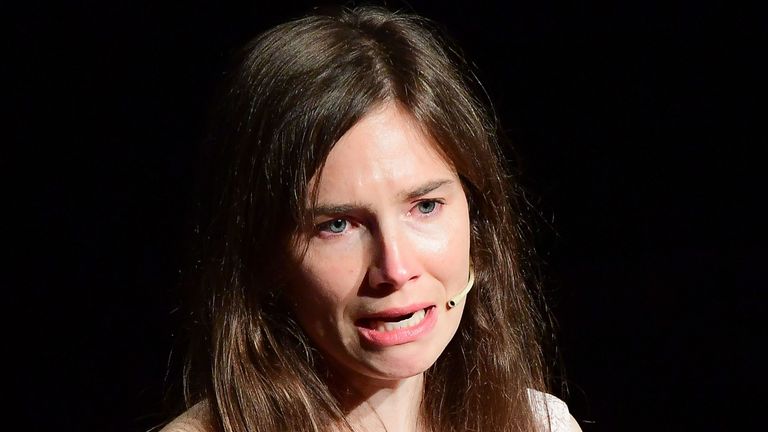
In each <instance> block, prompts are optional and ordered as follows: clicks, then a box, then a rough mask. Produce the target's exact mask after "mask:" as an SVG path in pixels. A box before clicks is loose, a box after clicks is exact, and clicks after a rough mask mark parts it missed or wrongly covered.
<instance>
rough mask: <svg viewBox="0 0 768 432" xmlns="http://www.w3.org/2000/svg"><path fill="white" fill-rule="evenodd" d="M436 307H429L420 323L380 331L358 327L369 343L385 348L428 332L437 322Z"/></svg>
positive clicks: (363, 337)
mask: <svg viewBox="0 0 768 432" xmlns="http://www.w3.org/2000/svg"><path fill="white" fill-rule="evenodd" d="M436 309H437V308H436V307H434V306H430V307H429V308H427V311H426V312H427V313H426V315H425V316H424V319H423V320H421V322H420V323H418V324H416V325H415V326H412V327H405V328H399V329H395V330H391V331H378V330H374V329H370V328H367V327H360V326H358V327H357V330H358V332H359V333H360V337H361V338H362V339H363V340H364V341H366V342H368V343H369V344H371V345H373V346H375V347H379V348H384V347H389V346H394V345H403V344H407V343H409V342H413V341H416V340H418V339H420V338H421V337H423V336H425V335H426V334H428V333H429V332H430V331H431V330H432V329H433V328H434V327H435V324H436V323H437V313H436Z"/></svg>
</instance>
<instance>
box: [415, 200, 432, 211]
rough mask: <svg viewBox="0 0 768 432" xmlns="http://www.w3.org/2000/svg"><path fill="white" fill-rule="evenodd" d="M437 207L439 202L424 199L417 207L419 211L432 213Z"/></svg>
mask: <svg viewBox="0 0 768 432" xmlns="http://www.w3.org/2000/svg"><path fill="white" fill-rule="evenodd" d="M436 207H437V202H435V201H422V202H420V203H418V204H417V205H416V208H418V209H419V212H420V213H422V214H430V213H432V212H433V211H435V208H436Z"/></svg>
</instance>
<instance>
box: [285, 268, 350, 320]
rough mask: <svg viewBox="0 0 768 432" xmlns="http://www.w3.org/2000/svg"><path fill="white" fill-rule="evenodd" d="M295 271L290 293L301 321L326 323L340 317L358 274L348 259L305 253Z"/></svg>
mask: <svg viewBox="0 0 768 432" xmlns="http://www.w3.org/2000/svg"><path fill="white" fill-rule="evenodd" d="M297 273H298V274H299V278H298V281H297V283H294V284H293V286H292V289H291V295H292V299H293V300H294V301H293V304H294V305H295V308H296V311H295V312H296V315H297V317H298V318H299V320H300V321H301V323H302V325H304V326H306V327H311V326H317V325H320V326H328V325H333V323H335V322H337V321H338V320H340V319H342V318H343V316H344V313H345V311H346V309H347V307H348V305H349V304H350V303H351V302H352V301H353V299H354V298H355V296H356V292H357V286H358V282H357V279H358V278H359V277H358V273H359V272H357V271H355V268H354V267H353V266H350V265H349V260H348V259H346V258H345V257H343V256H342V257H338V258H337V259H331V258H329V257H325V256H318V255H317V254H314V255H311V256H310V255H308V256H307V257H306V258H305V260H304V262H303V263H302V264H300V265H299V268H298V272H297Z"/></svg>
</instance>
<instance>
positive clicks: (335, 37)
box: [165, 8, 579, 431]
mask: <svg viewBox="0 0 768 432" xmlns="http://www.w3.org/2000/svg"><path fill="white" fill-rule="evenodd" d="M452 52H453V51H449V50H447V49H446V48H444V47H443V45H441V43H440V42H439V41H438V39H437V37H436V36H435V34H434V32H433V31H432V30H430V27H429V24H428V23H427V22H425V21H424V20H422V19H420V18H418V17H414V16H408V15H401V14H393V13H390V12H387V11H385V10H382V9H377V8H356V9H354V10H345V11H341V12H339V13H338V14H335V15H326V16H311V17H307V18H304V19H300V20H297V21H293V22H289V23H287V24H283V25H280V26H278V27H276V28H274V29H272V30H269V31H267V32H266V33H264V34H263V35H261V36H260V37H258V38H257V39H256V40H254V41H253V42H252V43H251V44H250V45H248V46H247V47H246V49H245V50H244V54H243V58H242V60H241V63H240V64H241V66H240V68H239V70H238V72H237V73H236V74H235V76H234V77H233V79H232V84H231V87H230V88H231V90H230V91H229V92H228V93H227V94H226V95H225V101H224V104H225V108H226V111H227V112H228V115H227V116H226V120H225V122H224V123H223V127H222V130H225V131H228V132H229V136H228V137H226V138H225V139H222V140H221V142H222V145H226V146H227V151H228V152H230V153H229V156H227V158H226V159H227V160H230V161H233V163H232V164H231V165H230V168H229V170H228V174H227V176H226V178H225V187H224V189H225V192H224V194H223V195H222V198H221V200H220V203H219V211H218V213H217V214H215V215H214V218H213V220H214V222H213V224H212V227H211V229H210V232H209V235H208V238H209V239H210V245H209V248H208V249H207V250H206V251H205V254H206V256H207V258H206V259H205V260H203V261H202V265H201V273H202V284H201V288H202V290H201V292H200V296H199V298H198V303H199V305H200V309H199V310H197V311H195V314H194V315H193V316H194V320H193V321H194V323H195V325H194V328H193V330H194V331H196V333H195V335H194V336H193V338H192V341H193V343H192V346H191V347H192V349H191V350H190V354H191V355H190V358H189V362H188V364H187V370H186V378H187V383H186V384H187V386H186V390H187V391H186V396H187V403H188V406H191V408H190V409H189V410H188V411H187V412H186V413H185V414H183V415H182V416H181V417H179V418H177V419H176V420H175V421H174V422H172V423H171V424H170V425H168V426H167V427H166V429H165V430H167V431H300V430H308V431H309V430H311V431H337V430H354V431H384V430H386V431H451V430H455V431H465V430H475V431H505V430H510V431H512V430H514V431H522V430H526V431H528V430H530V431H533V430H549V427H550V424H551V427H552V430H579V429H578V426H577V425H576V424H575V422H574V421H573V419H572V417H570V415H568V414H567V409H566V408H565V406H564V404H563V403H562V402H560V401H559V400H557V399H555V398H554V397H551V396H549V395H545V394H544V393H542V392H539V391H536V390H533V389H537V390H545V389H546V386H545V377H544V371H543V363H542V360H541V355H540V347H539V343H538V340H539V334H538V333H539V331H538V330H537V329H539V328H540V327H541V326H540V325H539V323H540V318H539V316H538V315H537V314H536V312H535V308H534V307H533V301H532V296H531V294H530V292H529V288H528V287H526V286H525V283H524V281H523V277H522V274H521V270H520V261H521V252H522V248H521V245H520V239H519V234H518V227H519V221H518V220H517V213H516V211H515V209H514V207H513V206H512V203H511V200H510V197H511V191H510V186H509V184H508V182H509V180H508V177H507V175H506V174H505V172H504V169H503V166H502V156H501V153H500V151H499V149H498V147H497V144H496V140H495V124H494V122H493V121H492V119H491V117H490V116H489V114H488V113H487V112H486V111H484V110H483V108H482V106H481V104H480V103H478V101H477V100H476V99H475V98H474V97H473V96H472V95H471V94H470V92H469V90H468V84H467V83H468V80H466V79H465V77H464V76H463V75H462V74H461V72H460V71H461V70H462V67H461V66H462V65H461V63H460V60H459V59H456V58H454V57H455V56H453V55H452Z"/></svg>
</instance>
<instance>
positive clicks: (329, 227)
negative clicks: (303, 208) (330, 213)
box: [320, 219, 347, 234]
mask: <svg viewBox="0 0 768 432" xmlns="http://www.w3.org/2000/svg"><path fill="white" fill-rule="evenodd" d="M320 228H321V229H322V230H323V231H330V232H332V233H334V234H341V233H343V232H344V230H346V229H347V221H346V219H334V220H332V221H328V222H326V223H324V224H323V225H321V227H320Z"/></svg>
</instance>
